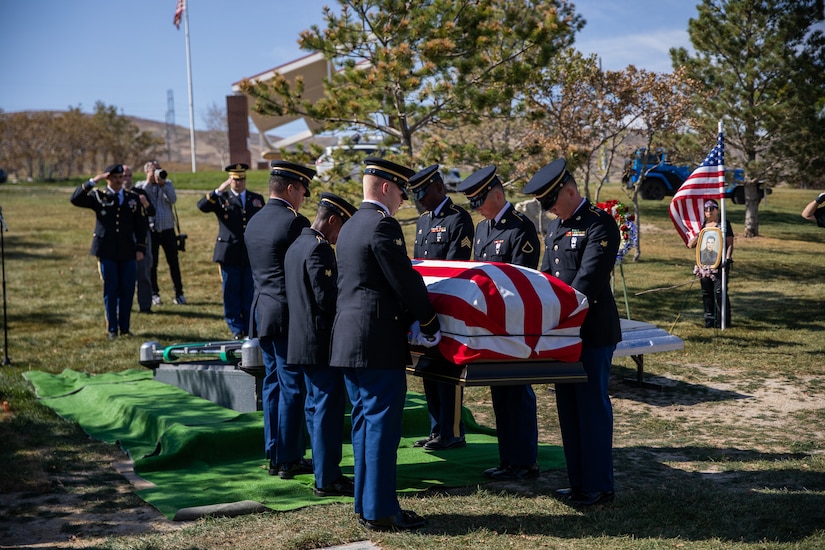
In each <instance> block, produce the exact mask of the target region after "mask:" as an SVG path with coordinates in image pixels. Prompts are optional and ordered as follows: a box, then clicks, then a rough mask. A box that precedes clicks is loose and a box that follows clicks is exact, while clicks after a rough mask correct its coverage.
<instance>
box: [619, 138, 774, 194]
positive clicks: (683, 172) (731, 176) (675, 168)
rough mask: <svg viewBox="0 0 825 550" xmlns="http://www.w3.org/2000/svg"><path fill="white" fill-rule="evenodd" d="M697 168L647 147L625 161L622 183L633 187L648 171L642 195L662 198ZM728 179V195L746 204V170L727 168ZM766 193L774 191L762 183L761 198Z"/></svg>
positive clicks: (726, 189)
mask: <svg viewBox="0 0 825 550" xmlns="http://www.w3.org/2000/svg"><path fill="white" fill-rule="evenodd" d="M693 170H694V168H693V167H692V166H687V165H681V166H679V165H676V164H671V163H670V162H669V161H668V160H667V152H665V151H664V150H663V149H658V150H657V151H656V153H648V152H647V149H645V148H644V147H643V148H641V149H637V150H636V153H635V155H634V157H633V159H632V160H631V159H628V160H625V165H624V172H623V174H622V183H624V184H625V186H626V187H627V189H630V190H632V189H633V188H634V187H635V186H636V183H637V182H638V181H639V180H640V179H641V177H642V174H644V181H642V186H641V188H639V196H641V197H642V198H643V199H646V200H653V201H660V200H662V199H664V198H665V197H667V196H670V197H672V196H673V195H674V194H675V193H676V190H677V189H679V187H681V186H682V184H683V183H684V182H685V180H686V179H687V178H688V177H689V176H690V174H691V173H692V172H693ZM725 182H726V185H725V196H726V197H727V198H729V199H731V201H732V202H733V203H734V204H745V171H744V170H742V169H741V168H730V169H727V170H725ZM766 192H767V193H768V194H770V192H771V190H770V189H767V191H766V189H765V186H764V185H761V184H760V185H759V198H760V199H761V198H763V197H764V196H765V193H766Z"/></svg>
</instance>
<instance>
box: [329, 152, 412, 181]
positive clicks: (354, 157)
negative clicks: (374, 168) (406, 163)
mask: <svg viewBox="0 0 825 550" xmlns="http://www.w3.org/2000/svg"><path fill="white" fill-rule="evenodd" d="M388 152H392V153H396V154H400V153H401V149H399V148H398V147H395V146H386V145H384V144H381V143H352V144H349V145H330V146H329V147H326V148H325V149H324V153H323V154H322V155H321V156H320V157H318V160H316V161H315V170H316V171H317V172H318V178H320V179H322V180H328V179H329V178H330V173H329V172H330V171H331V170H332V169H333V168H334V167H335V165H336V164H337V163H346V164H347V169H346V171H345V172H344V174H345V175H344V179H345V180H350V179H359V178H360V177H361V173H362V170H363V166H362V165H361V162H362V161H363V160H364V159H365V158H367V157H383V156H385V155H386V154H387V153H388Z"/></svg>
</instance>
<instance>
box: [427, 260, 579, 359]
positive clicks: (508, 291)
mask: <svg viewBox="0 0 825 550" xmlns="http://www.w3.org/2000/svg"><path fill="white" fill-rule="evenodd" d="M413 268H414V269H415V270H416V271H418V273H419V274H420V275H421V276H422V277H423V279H424V283H425V284H426V285H427V291H428V293H429V296H430V302H432V304H433V308H434V309H435V311H436V313H437V314H438V320H439V323H440V324H441V334H442V338H441V342H440V343H439V345H438V349H439V351H440V352H441V354H442V355H443V356H444V357H445V358H446V359H448V360H449V361H452V362H453V363H455V364H457V365H464V364H466V363H469V362H470V361H485V360H486V361H501V360H513V359H543V360H556V361H567V362H573V361H578V360H579V357H580V356H581V337H580V335H579V332H580V330H581V325H582V323H583V322H584V317H585V316H586V315H587V309H588V304H587V298H586V297H585V296H584V294H582V293H580V292H579V291H577V290H575V289H573V288H572V287H571V286H569V285H567V284H566V283H564V282H563V281H561V279H557V278H556V277H553V276H552V275H547V274H546V273H542V272H540V271H537V270H535V269H530V268H527V267H522V266H517V265H512V264H505V263H499V262H461V261H452V260H413Z"/></svg>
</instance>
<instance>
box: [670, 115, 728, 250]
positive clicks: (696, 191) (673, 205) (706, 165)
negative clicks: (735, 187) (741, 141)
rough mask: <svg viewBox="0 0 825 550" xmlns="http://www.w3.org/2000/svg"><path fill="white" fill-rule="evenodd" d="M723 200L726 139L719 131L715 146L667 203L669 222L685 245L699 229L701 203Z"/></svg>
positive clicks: (700, 228) (700, 223)
mask: <svg viewBox="0 0 825 550" xmlns="http://www.w3.org/2000/svg"><path fill="white" fill-rule="evenodd" d="M724 198H725V136H724V134H723V133H722V132H721V130H720V132H719V136H718V138H717V141H716V147H714V148H713V149H711V151H710V153H708V156H707V157H705V160H704V161H702V164H700V165H699V167H698V168H697V169H696V170H694V171H693V173H691V174H690V176H688V179H686V180H685V182H684V183H683V184H682V186H681V187H680V188H679V190H678V191H677V192H676V194H675V195H674V196H673V200H671V201H670V219H671V220H672V221H673V225H675V226H676V231H678V232H679V235H681V236H682V240H683V241H685V245H687V243H688V241H690V239H691V238H692V237H695V236H696V235H698V234H699V231H701V230H702V215H703V205H704V202H705V201H706V200H707V199H724Z"/></svg>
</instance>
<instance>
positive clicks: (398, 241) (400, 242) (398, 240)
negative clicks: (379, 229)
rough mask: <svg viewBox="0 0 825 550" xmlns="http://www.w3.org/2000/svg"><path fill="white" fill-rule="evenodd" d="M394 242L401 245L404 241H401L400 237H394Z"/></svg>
mask: <svg viewBox="0 0 825 550" xmlns="http://www.w3.org/2000/svg"><path fill="white" fill-rule="evenodd" d="M394 242H395V244H397V245H398V246H401V245H403V244H404V243H403V242H402V241H401V239H395V241H394Z"/></svg>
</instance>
